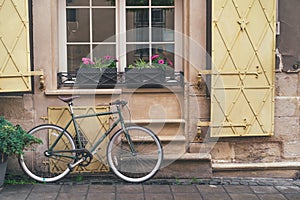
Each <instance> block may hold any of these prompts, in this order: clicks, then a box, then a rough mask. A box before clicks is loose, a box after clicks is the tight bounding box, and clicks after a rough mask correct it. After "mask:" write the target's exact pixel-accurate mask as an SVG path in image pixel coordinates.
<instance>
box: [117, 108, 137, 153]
mask: <svg viewBox="0 0 300 200" xmlns="http://www.w3.org/2000/svg"><path fill="white" fill-rule="evenodd" d="M117 110H118V113H119V118H120V122H121V127H122V130H123V132H124V134H125V138H126V140H127V143H128V145H129V148H130V151H131V153H132V155H133V156H136V155H137V153H136V151H135V148H134V144H133V141H132V139H131V137H130V135H129V133H128V130H127V129H126V127H125V123H124V119H123V116H122V112H121V108H120V106H117Z"/></svg>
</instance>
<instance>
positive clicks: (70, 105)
mask: <svg viewBox="0 0 300 200" xmlns="http://www.w3.org/2000/svg"><path fill="white" fill-rule="evenodd" d="M68 105H69V108H70V112H71V115H72V116H73V115H74V110H73V101H70V102H68Z"/></svg>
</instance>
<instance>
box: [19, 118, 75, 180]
mask: <svg viewBox="0 0 300 200" xmlns="http://www.w3.org/2000/svg"><path fill="white" fill-rule="evenodd" d="M28 133H29V134H32V135H33V136H35V137H37V138H39V139H41V140H42V141H43V143H42V144H33V145H31V146H30V147H28V148H26V149H25V150H24V154H23V155H21V156H20V157H19V163H20V166H21V168H22V170H23V171H24V172H25V173H26V174H27V175H28V176H30V177H31V178H33V179H35V180H36V181H39V182H54V181H58V180H60V179H61V178H63V177H64V176H66V175H67V174H68V173H69V172H70V169H69V167H68V165H69V164H70V163H74V157H75V153H74V151H72V150H74V149H75V144H74V142H73V139H72V137H71V135H70V134H69V133H68V132H67V131H64V129H63V128H61V127H59V126H56V125H52V124H43V125H40V126H37V127H35V128H33V129H31V130H30V131H29V132H28ZM61 134H62V136H61V138H60V139H59V140H58V141H57V139H58V137H60V135H61ZM56 141H57V144H56V145H55V146H54V147H53V149H52V152H53V154H51V151H48V150H49V146H51V145H52V144H53V143H54V142H56ZM55 152H57V153H55Z"/></svg>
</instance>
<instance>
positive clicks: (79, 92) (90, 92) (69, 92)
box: [45, 89, 122, 95]
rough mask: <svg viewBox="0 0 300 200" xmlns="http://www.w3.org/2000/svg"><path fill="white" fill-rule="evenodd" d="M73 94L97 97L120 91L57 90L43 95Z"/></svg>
mask: <svg viewBox="0 0 300 200" xmlns="http://www.w3.org/2000/svg"><path fill="white" fill-rule="evenodd" d="M73 94H97V95H111V94H122V89H58V90H46V91H45V95H73Z"/></svg>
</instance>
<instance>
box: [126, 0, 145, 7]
mask: <svg viewBox="0 0 300 200" xmlns="http://www.w3.org/2000/svg"><path fill="white" fill-rule="evenodd" d="M148 5H149V0H139V1H137V0H126V6H148Z"/></svg>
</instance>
